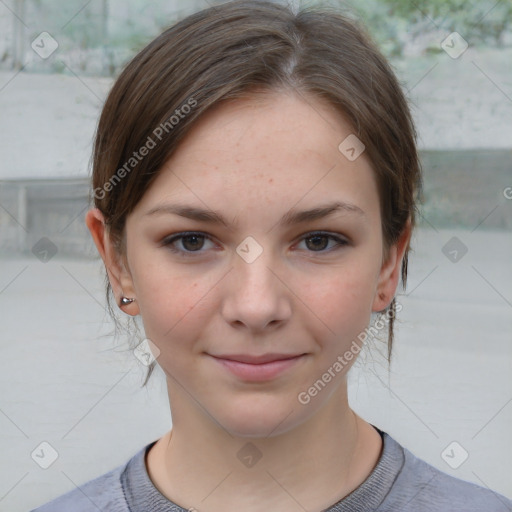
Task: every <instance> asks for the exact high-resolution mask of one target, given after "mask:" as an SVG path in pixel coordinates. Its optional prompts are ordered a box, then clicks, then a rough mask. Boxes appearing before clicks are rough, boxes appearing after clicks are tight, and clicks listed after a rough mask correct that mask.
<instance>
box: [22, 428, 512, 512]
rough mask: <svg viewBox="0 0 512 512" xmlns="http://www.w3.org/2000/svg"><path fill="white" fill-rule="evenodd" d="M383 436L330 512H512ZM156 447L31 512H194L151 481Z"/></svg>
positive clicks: (497, 498) (509, 504)
mask: <svg viewBox="0 0 512 512" xmlns="http://www.w3.org/2000/svg"><path fill="white" fill-rule="evenodd" d="M375 428H377V427H375ZM377 431H378V432H379V433H380V435H381V436H382V439H383V450H382V453H381V456H380V458H379V461H378V462H377V465H376V466H375V468H374V469H373V471H372V472H371V473H370V475H369V476H368V478H367V479H366V480H365V481H364V482H363V483H362V484H361V485H360V486H359V487H358V488H357V489H355V490H354V491H352V492H351V493H350V494H349V495H348V496H345V498H343V499H342V500H340V501H338V502H337V503H335V504H333V505H332V506H331V507H329V508H328V509H326V510H325V511H324V512H369V511H374V512H434V511H435V512H512V501H511V500H509V499H507V498H505V497H504V496H502V495H500V494H497V493H495V492H493V491H491V490H489V489H485V488H483V487H480V486H478V485H475V484H472V483H470V482H465V481H463V480H460V479H457V478H454V477H452V476H449V475H447V474H445V473H443V472H442V471H439V470H438V469H436V468H434V467H433V466H431V465H429V464H427V463H426V462H424V461H423V460H421V459H418V458H417V457H415V456H414V455H413V454H412V453H411V452H409V451H408V450H407V449H406V448H404V447H403V446H401V445H400V444H399V443H398V442H396V441H395V440H394V439H393V438H392V437H391V436H389V435H388V434H387V433H385V432H383V431H381V430H380V429H378V428H377ZM155 443H156V441H153V442H152V443H150V444H148V445H146V446H145V447H144V448H142V449H141V450H139V451H138V452H137V453H136V454H135V455H134V456H133V457H132V458H131V459H130V460H129V461H128V462H127V463H126V464H123V465H121V466H118V467H117V468H115V469H113V470H112V471H110V472H108V473H105V474H104V475H101V476H99V477H97V478H95V479H94V480H90V481H89V482H86V483H85V484H83V485H81V486H80V488H78V489H73V490H71V491H69V492H68V493H66V494H63V495H62V496H60V497H58V498H56V499H54V500H53V501H51V502H49V503H47V504H46V505H43V506H41V507H38V508H37V509H35V510H33V511H31V512H98V511H102V512H103V511H104V512H188V511H187V509H184V508H182V507H180V506H178V505H176V504H175V503H173V502H172V501H169V500H168V499H167V498H166V497H165V496H163V495H162V494H161V493H160V492H159V491H158V489H157V488H156V487H155V486H154V484H153V482H152V481H151V479H150V478H149V475H148V472H147V468H146V463H145V455H146V452H147V451H148V450H149V448H151V447H152V446H153V445H154V444H155ZM196 508H197V506H196ZM198 510H199V509H198Z"/></svg>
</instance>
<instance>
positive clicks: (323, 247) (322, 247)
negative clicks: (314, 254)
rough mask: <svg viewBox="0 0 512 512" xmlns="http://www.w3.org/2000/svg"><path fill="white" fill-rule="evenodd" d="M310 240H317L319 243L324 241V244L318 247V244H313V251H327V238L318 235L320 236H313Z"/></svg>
mask: <svg viewBox="0 0 512 512" xmlns="http://www.w3.org/2000/svg"><path fill="white" fill-rule="evenodd" d="M308 240H316V241H317V242H318V241H319V240H323V242H324V243H320V245H318V244H317V243H313V244H312V245H313V247H312V248H313V249H325V247H326V243H325V242H327V237H325V236H322V235H318V236H312V237H310V238H309V239H308Z"/></svg>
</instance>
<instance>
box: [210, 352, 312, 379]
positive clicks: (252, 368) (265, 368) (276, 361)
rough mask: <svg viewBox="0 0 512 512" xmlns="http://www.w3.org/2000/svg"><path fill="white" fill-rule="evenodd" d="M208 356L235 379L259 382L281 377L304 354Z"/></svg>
mask: <svg viewBox="0 0 512 512" xmlns="http://www.w3.org/2000/svg"><path fill="white" fill-rule="evenodd" d="M209 355H210V356H211V357H212V359H214V360H215V361H217V362H218V363H219V364H220V365H222V366H223V367H224V368H226V369H227V370H229V371H230V372H231V373H232V374H234V375H235V376H236V377H238V378H240V379H242V380H247V381H252V382H261V381H266V380H271V379H273V378H276V377H277V376H279V375H281V374H282V373H284V372H285V371H287V370H289V369H290V368H292V367H293V366H295V365H296V364H297V363H298V362H299V361H301V360H302V359H303V358H304V357H305V355H306V354H297V355H290V354H263V355H260V356H251V355H247V354H229V355H222V356H213V355H211V354H209Z"/></svg>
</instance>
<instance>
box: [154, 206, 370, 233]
mask: <svg viewBox="0 0 512 512" xmlns="http://www.w3.org/2000/svg"><path fill="white" fill-rule="evenodd" d="M337 212H344V213H351V214H356V215H358V216H366V214H365V212H364V211H363V210H362V209H361V208H359V206H356V205H355V204H351V203H347V202H344V201H336V202H334V203H328V204H326V205H322V206H318V207H316V208H312V209H310V210H303V211H299V212H297V211H293V210H290V211H288V212H287V213H285V214H284V215H283V217H282V218H281V220H280V221H279V224H280V225H282V226H291V225H294V224H301V223H305V222H311V221H314V220H318V219H323V218H325V217H328V216H330V215H333V214H334V213H337ZM155 214H174V215H179V216H181V217H186V218H187V219H192V220H197V221H200V222H208V223H211V224H222V225H223V226H225V227H229V223H228V222H227V220H226V219H225V218H224V217H223V216H222V214H220V213H219V212H215V211H213V210H206V209H203V208H196V207H192V206H186V205H179V204H161V205H158V206H155V207H154V208H151V210H149V211H147V212H146V213H145V215H155Z"/></svg>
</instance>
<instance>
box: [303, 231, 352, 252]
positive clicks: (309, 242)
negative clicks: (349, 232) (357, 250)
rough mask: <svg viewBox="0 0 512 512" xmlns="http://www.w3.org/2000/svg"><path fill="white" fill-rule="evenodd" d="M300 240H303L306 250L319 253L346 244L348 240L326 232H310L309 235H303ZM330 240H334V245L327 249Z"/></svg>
mask: <svg viewBox="0 0 512 512" xmlns="http://www.w3.org/2000/svg"><path fill="white" fill-rule="evenodd" d="M302 241H304V242H305V245H306V249H307V250H308V251H311V252H319V253H328V252H331V251H333V250H336V249H337V248H340V247H342V246H345V245H348V242H347V241H346V240H344V239H343V238H340V237H338V236H334V235H331V234H328V233H312V234H310V235H309V236H306V237H303V238H302ZM330 242H334V245H331V247H330V248H329V249H327V248H328V247H329V243H330Z"/></svg>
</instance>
